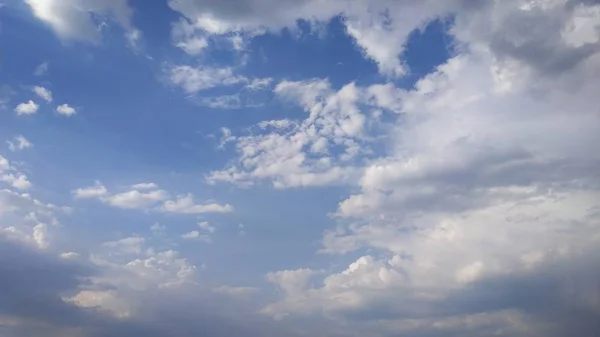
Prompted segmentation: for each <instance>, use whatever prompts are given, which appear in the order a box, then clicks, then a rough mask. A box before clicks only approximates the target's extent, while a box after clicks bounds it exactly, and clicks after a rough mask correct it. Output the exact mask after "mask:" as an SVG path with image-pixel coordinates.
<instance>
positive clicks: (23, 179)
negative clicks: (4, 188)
mask: <svg viewBox="0 0 600 337" xmlns="http://www.w3.org/2000/svg"><path fill="white" fill-rule="evenodd" d="M0 182H5V183H8V184H10V185H11V186H12V187H14V188H16V189H19V190H27V189H29V188H31V186H32V184H31V182H30V181H29V179H28V178H27V175H25V174H23V173H22V172H21V171H19V170H18V169H17V168H16V167H14V166H13V165H11V164H10V162H9V161H8V159H6V158H4V157H3V156H2V155H0Z"/></svg>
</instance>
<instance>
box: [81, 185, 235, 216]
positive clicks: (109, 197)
mask: <svg viewBox="0 0 600 337" xmlns="http://www.w3.org/2000/svg"><path fill="white" fill-rule="evenodd" d="M131 188H132V189H131V190H129V191H125V192H120V193H111V192H109V191H108V189H107V188H106V187H105V186H104V185H103V184H102V183H101V182H99V181H97V182H96V183H95V184H94V185H93V186H90V187H84V188H78V189H76V190H74V191H73V195H74V196H75V198H77V199H98V200H100V201H102V202H103V203H105V204H107V205H110V206H113V207H117V208H121V209H139V210H151V209H152V210H154V211H159V212H165V213H179V214H201V213H228V212H231V211H233V207H232V206H231V205H229V204H226V205H220V204H217V203H208V204H196V203H195V201H194V196H193V195H192V194H186V195H179V196H177V197H176V198H175V199H173V200H170V198H171V194H170V193H169V192H167V191H165V190H161V189H158V185H157V184H155V183H140V184H135V185H132V186H131Z"/></svg>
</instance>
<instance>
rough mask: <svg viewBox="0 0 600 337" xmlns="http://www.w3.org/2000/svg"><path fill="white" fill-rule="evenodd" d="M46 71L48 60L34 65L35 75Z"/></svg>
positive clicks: (41, 74) (40, 74) (42, 74)
mask: <svg viewBox="0 0 600 337" xmlns="http://www.w3.org/2000/svg"><path fill="white" fill-rule="evenodd" d="M47 73H48V62H42V63H40V64H38V66H37V67H35V70H34V71H33V74H34V75H35V76H44V75H46V74H47Z"/></svg>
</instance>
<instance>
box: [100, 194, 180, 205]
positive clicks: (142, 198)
mask: <svg viewBox="0 0 600 337" xmlns="http://www.w3.org/2000/svg"><path fill="white" fill-rule="evenodd" d="M167 197H168V194H167V192H166V191H163V190H154V191H149V192H140V191H137V190H132V191H128V192H123V193H117V194H113V195H110V196H108V197H105V198H104V199H103V201H104V202H105V203H107V204H109V205H111V206H115V207H118V208H122V209H147V208H148V207H151V206H152V205H155V204H156V203H157V202H159V201H162V200H164V199H166V198H167Z"/></svg>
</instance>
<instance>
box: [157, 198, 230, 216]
mask: <svg viewBox="0 0 600 337" xmlns="http://www.w3.org/2000/svg"><path fill="white" fill-rule="evenodd" d="M160 210H161V211H163V212H167V213H181V214H201V213H228V212H231V211H233V207H232V206H231V205H229V204H226V205H220V204H216V203H210V204H196V203H195V201H194V197H193V196H192V195H191V194H187V195H180V196H178V197H177V198H176V199H175V200H167V201H165V203H164V204H163V205H162V206H161V208H160Z"/></svg>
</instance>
